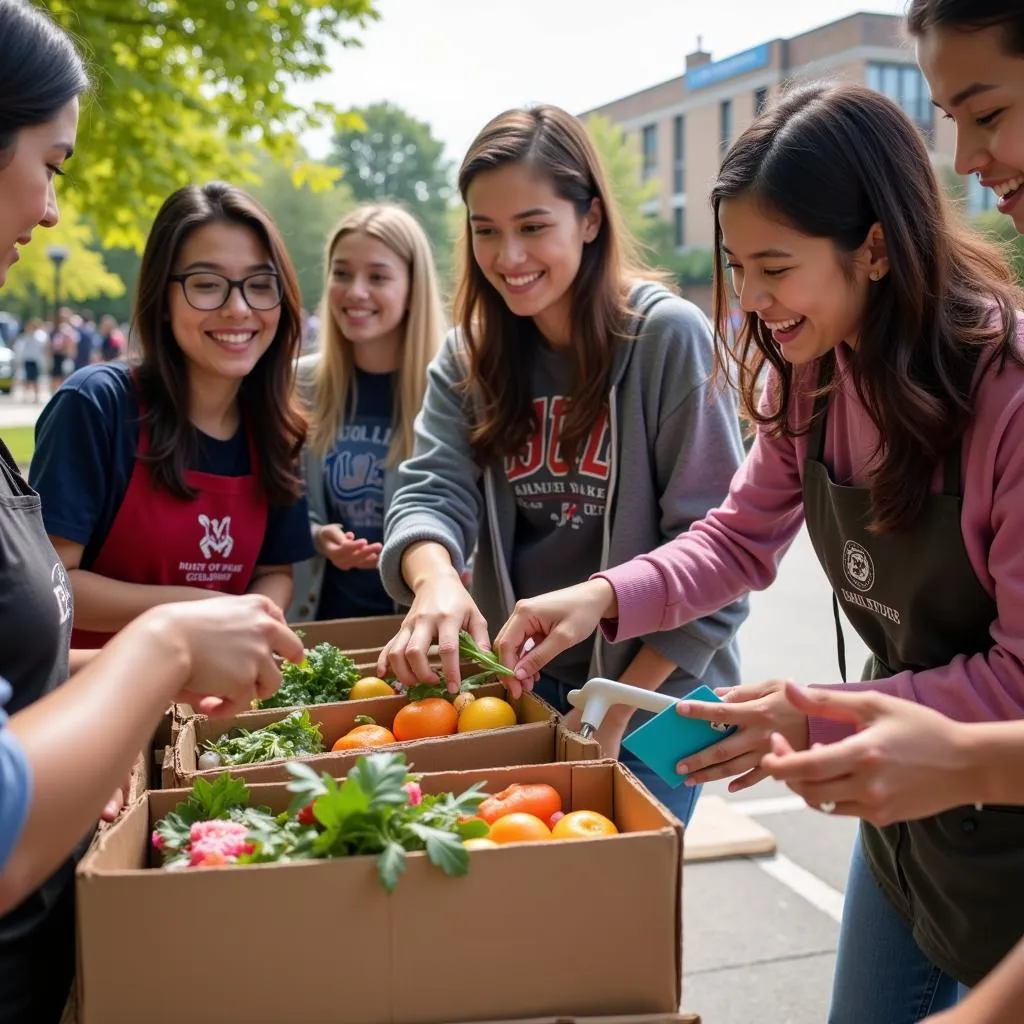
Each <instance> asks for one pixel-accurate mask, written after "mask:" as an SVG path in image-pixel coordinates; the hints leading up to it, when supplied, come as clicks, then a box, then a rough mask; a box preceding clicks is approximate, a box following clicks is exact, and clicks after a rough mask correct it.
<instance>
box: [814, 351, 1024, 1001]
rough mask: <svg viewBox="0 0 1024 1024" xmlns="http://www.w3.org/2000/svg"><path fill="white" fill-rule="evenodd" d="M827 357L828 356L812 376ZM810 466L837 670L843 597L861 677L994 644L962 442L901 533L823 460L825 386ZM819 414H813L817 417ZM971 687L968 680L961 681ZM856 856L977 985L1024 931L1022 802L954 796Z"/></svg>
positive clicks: (871, 830) (827, 362)
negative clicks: (882, 530) (967, 519)
mask: <svg viewBox="0 0 1024 1024" xmlns="http://www.w3.org/2000/svg"><path fill="white" fill-rule="evenodd" d="M833 367H834V357H833V358H829V357H826V358H825V359H824V360H823V361H822V367H821V373H820V377H819V382H818V383H819V387H822V388H824V387H826V386H827V385H828V384H829V382H830V381H831V377H832V371H833ZM814 411H815V414H816V416H815V419H814V422H813V425H812V428H811V431H810V434H809V437H808V442H809V444H808V452H807V462H806V464H805V467H804V486H803V492H804V508H805V514H806V521H807V530H808V533H809V535H810V538H811V543H812V544H813V545H814V549H815V551H816V552H817V555H818V558H819V560H820V561H821V564H822V567H823V568H824V570H825V574H826V575H827V576H828V579H829V582H830V583H831V585H832V590H833V608H834V610H835V614H836V628H837V634H838V639H839V658H840V668H841V671H842V673H843V678H844V680H845V678H846V666H845V653H844V650H843V643H842V628H841V626H840V624H839V615H838V602H841V603H842V606H843V611H844V612H845V613H846V615H847V617H848V618H849V620H850V622H851V623H852V624H853V627H854V629H855V630H856V631H857V633H858V634H859V635H860V637H861V639H863V641H864V643H865V644H867V646H868V649H869V650H870V651H871V654H872V657H871V658H869V660H868V665H867V666H866V668H865V676H864V678H866V679H882V678H886V677H888V676H891V675H895V674H896V673H899V672H902V671H904V670H907V669H909V670H911V671H914V672H920V671H925V670H928V669H934V668H939V667H941V666H943V665H948V664H949V663H950V662H951V661H952V660H953V659H954V658H956V657H957V656H958V655H963V656H966V657H970V656H971V655H974V654H979V653H983V652H985V651H988V650H989V649H990V648H991V647H992V646H993V640H992V636H991V633H990V628H991V626H992V623H993V622H994V621H995V619H996V603H995V601H994V600H993V598H992V597H990V596H989V595H988V593H986V591H985V590H984V589H983V588H982V586H981V583H980V582H979V581H978V578H977V576H976V575H975V572H974V569H973V568H972V567H971V563H970V560H969V559H968V556H967V551H966V549H965V547H964V540H963V534H962V531H961V525H960V510H961V497H962V485H961V472H960V462H961V448H962V444H957V445H954V446H953V450H952V451H951V453H950V454H949V456H948V457H947V460H946V463H945V466H944V482H943V488H942V492H941V493H939V494H933V495H932V496H931V497H930V498H929V499H928V501H927V503H926V504H925V506H924V508H923V510H922V512H921V516H920V518H919V519H918V521H917V523H916V524H915V525H914V526H913V527H912V528H911V529H910V530H909V531H906V532H901V533H898V534H886V535H882V536H878V535H875V534H872V533H869V532H868V529H867V525H868V523H869V522H870V499H869V492H868V490H867V488H863V487H844V486H840V485H838V484H836V483H834V482H833V481H832V479H831V476H830V474H829V470H828V468H827V467H826V466H825V463H824V461H823V459H824V452H825V420H826V417H827V413H828V394H827V393H826V394H822V395H820V396H819V397H818V398H817V399H816V401H815V406H814ZM819 413H820V415H817V414H819ZM965 685H966V684H965ZM861 836H862V841H863V847H864V853H865V856H866V858H867V862H868V865H869V867H870V869H871V872H872V874H873V875H874V877H875V879H876V880H877V881H878V884H879V885H880V886H881V888H882V891H883V892H884V893H885V895H886V897H887V898H888V900H889V902H890V903H891V904H892V905H893V907H894V908H895V909H896V910H897V912H898V913H899V914H900V916H901V917H903V918H904V919H905V920H906V921H907V922H908V923H909V924H910V925H911V927H912V928H913V933H914V938H915V940H916V942H917V944H918V945H919V946H920V948H921V950H922V951H923V952H924V953H925V954H926V955H927V956H928V958H929V959H930V960H931V961H932V962H933V963H934V964H935V965H936V966H937V967H940V968H941V969H942V970H944V971H945V972H946V973H948V974H950V975H952V976H953V977H954V978H956V979H957V981H960V982H962V983H963V984H965V985H969V986H973V985H976V984H977V983H978V982H979V981H980V980H981V979H982V977H983V976H984V975H985V974H987V973H988V972H989V971H990V970H992V968H993V967H995V965H996V964H997V963H998V962H999V961H1000V960H1001V959H1002V958H1003V956H1005V954H1006V953H1008V952H1009V950H1010V948H1011V947H1012V946H1013V945H1014V944H1015V943H1016V941H1017V940H1018V939H1019V938H1020V937H1021V935H1022V934H1024V810H1022V809H1020V808H1012V807H997V806H992V807H985V808H984V809H978V808H975V807H959V808H956V809H954V810H951V811H947V812H945V813H943V814H938V815H936V816H934V817H932V818H926V819H924V820H922V821H914V822H905V823H901V824H896V825H890V826H886V827H884V828H877V827H875V826H873V825H869V824H868V823H867V822H864V823H862V827H861Z"/></svg>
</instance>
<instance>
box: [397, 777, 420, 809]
mask: <svg viewBox="0 0 1024 1024" xmlns="http://www.w3.org/2000/svg"><path fill="white" fill-rule="evenodd" d="M402 788H403V789H404V790H405V791H406V793H408V794H409V806H410V807H415V806H416V805H417V804H421V803H423V790H422V789H420V784H419V783H418V782H407V783H406V784H405V785H404V786H403V787H402Z"/></svg>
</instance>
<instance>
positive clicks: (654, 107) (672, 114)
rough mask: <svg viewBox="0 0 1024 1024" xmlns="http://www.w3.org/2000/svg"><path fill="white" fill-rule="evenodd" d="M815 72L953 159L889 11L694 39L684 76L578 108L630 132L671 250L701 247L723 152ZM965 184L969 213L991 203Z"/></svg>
mask: <svg viewBox="0 0 1024 1024" xmlns="http://www.w3.org/2000/svg"><path fill="white" fill-rule="evenodd" d="M815 80H831V81H835V80H841V81H848V82H859V83H861V84H863V85H867V86H868V87H870V88H872V89H876V90H877V91H879V92H882V93H884V94H885V95H887V96H889V97H890V98H891V99H893V100H895V101H896V102H897V103H899V104H900V106H901V107H902V108H903V110H904V111H905V112H906V113H907V114H908V115H909V116H910V117H911V118H912V119H913V120H914V121H915V122H916V123H917V124H918V126H919V127H920V128H921V131H922V134H923V135H924V137H925V140H926V141H927V143H928V147H929V150H930V151H931V152H932V154H933V159H934V160H935V162H936V164H939V165H943V164H944V165H947V166H951V165H952V160H953V147H954V141H955V139H954V130H953V126H952V123H951V122H949V121H946V120H944V119H943V118H942V115H941V113H940V112H939V111H937V110H936V109H935V107H933V105H932V103H931V99H930V96H929V92H928V85H927V83H926V82H925V80H924V78H923V76H922V75H921V72H920V70H919V69H918V67H917V64H916V63H915V61H914V53H913V50H912V49H911V48H910V46H909V45H908V42H907V38H906V36H905V35H904V32H903V22H902V19H901V18H898V17H894V16H892V15H888V14H863V13H862V14H852V15H850V16H849V17H847V18H843V19H841V20H840V21H835V22H832V23H831V24H828V25H823V26H821V27H820V28H815V29H812V30H811V31H809V32H805V33H803V34H802V35H799V36H795V37H793V38H792V39H774V40H772V41H771V42H767V43H762V44H761V45H760V46H755V47H753V48H752V49H749V50H745V51H743V52H742V53H737V54H734V55H733V56H731V57H726V58H724V59H723V60H718V61H713V60H712V59H711V54H709V53H705V52H704V51H703V50H702V49H700V48H699V44H698V49H697V51H696V52H694V53H691V54H689V55H687V57H686V72H685V74H683V75H681V76H680V77H678V78H673V79H671V80H670V81H667V82H662V83H661V84H659V85H655V86H652V87H651V88H650V89H644V90H643V91H641V92H637V93H633V94H632V95H631V96H624V97H622V98H621V99H618V100H614V101H613V102H611V103H607V104H605V105H604V106H601V107H596V108H594V109H593V110H590V111H587V112H586V113H584V114H583V115H582V116H583V117H584V118H586V117H587V116H589V115H590V114H599V115H602V116H604V117H607V118H608V119H609V120H610V121H612V122H613V123H615V124H618V125H620V126H621V127H622V128H623V129H624V130H625V132H626V133H627V135H629V136H631V137H634V138H636V140H637V143H638V145H639V149H640V153H641V154H642V157H643V170H642V173H643V175H644V179H645V180H655V181H656V182H657V183H658V188H659V192H658V196H657V198H656V199H654V200H652V202H651V204H650V207H649V209H648V210H647V211H646V212H648V213H649V214H651V215H656V216H660V217H662V218H663V219H665V220H666V221H668V222H669V223H671V224H672V233H673V241H674V244H675V247H676V249H677V250H678V251H680V252H684V251H686V250H688V249H701V248H710V247H711V245H712V244H713V241H714V234H713V232H714V222H713V218H712V215H711V208H710V206H709V204H708V193H709V192H710V189H711V184H712V182H713V180H714V176H715V173H716V171H717V169H718V165H719V162H720V160H721V157H722V155H723V154H724V153H725V151H726V149H727V148H728V147H729V144H730V143H731V142H732V140H733V139H735V138H736V136H737V135H738V134H740V133H741V132H742V131H743V130H744V129H745V128H746V127H747V126H748V125H749V124H750V122H751V121H752V120H753V118H754V116H755V114H756V113H758V112H759V111H760V110H761V108H762V107H763V106H764V105H765V104H766V103H767V102H768V101H769V99H770V98H771V97H772V96H773V95H774V94H775V93H777V92H778V91H779V90H780V89H782V88H784V87H785V85H786V84H787V83H789V82H793V81H815ZM966 189H967V202H968V208H969V211H970V212H971V213H977V212H980V211H981V210H983V209H987V208H990V207H991V206H993V205H994V198H993V196H992V194H991V191H990V190H988V189H981V188H980V186H979V185H978V183H977V181H976V179H975V178H973V177H972V178H971V179H970V180H969V181H968V182H967V183H966Z"/></svg>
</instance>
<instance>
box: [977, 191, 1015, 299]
mask: <svg viewBox="0 0 1024 1024" xmlns="http://www.w3.org/2000/svg"><path fill="white" fill-rule="evenodd" d="M972 226H973V227H974V229H975V230H976V231H978V232H980V233H981V234H982V235H984V236H985V237H986V238H988V239H990V240H991V241H994V242H997V243H998V244H999V245H1000V247H1001V248H1002V250H1003V254H1004V255H1005V256H1006V259H1007V261H1008V262H1009V264H1010V266H1011V267H1012V268H1013V272H1014V273H1015V274H1016V275H1017V280H1018V281H1019V282H1020V284H1021V287H1024V235H1021V234H1019V233H1018V231H1017V229H1016V227H1015V226H1014V223H1013V221H1012V220H1011V219H1010V218H1009V217H1007V216H1006V215H1005V214H1003V213H999V212H998V211H996V210H988V211H986V212H985V213H982V214H980V215H979V216H978V217H975V219H974V221H973V223H972Z"/></svg>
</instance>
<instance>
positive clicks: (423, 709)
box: [391, 697, 459, 740]
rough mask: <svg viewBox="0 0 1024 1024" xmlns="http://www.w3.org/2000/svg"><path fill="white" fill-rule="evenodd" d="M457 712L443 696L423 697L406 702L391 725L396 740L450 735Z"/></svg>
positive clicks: (453, 728) (457, 717)
mask: <svg viewBox="0 0 1024 1024" xmlns="http://www.w3.org/2000/svg"><path fill="white" fill-rule="evenodd" d="M458 722H459V713H458V712H457V711H456V710H455V708H453V707H452V705H451V704H450V703H449V702H448V701H446V700H445V699H444V697H424V699H423V700H414V701H413V702H412V703H411V704H406V705H405V707H404V708H402V709H401V710H400V711H399V712H398V714H397V715H395V721H394V723H393V724H392V726H391V729H392V731H393V732H394V734H395V739H398V740H422V739H426V738H427V737H429V736H451V734H452V733H453V732H455V728H456V726H457V725H458Z"/></svg>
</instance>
